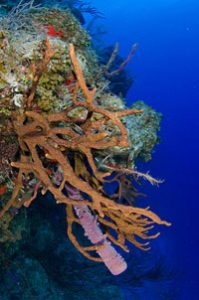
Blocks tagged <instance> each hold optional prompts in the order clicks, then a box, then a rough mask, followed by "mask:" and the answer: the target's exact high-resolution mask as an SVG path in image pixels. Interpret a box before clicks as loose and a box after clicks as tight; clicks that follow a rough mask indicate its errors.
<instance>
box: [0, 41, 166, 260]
mask: <svg viewBox="0 0 199 300" xmlns="http://www.w3.org/2000/svg"><path fill="white" fill-rule="evenodd" d="M55 51H56V50H52V49H51V46H50V44H49V41H48V39H47V40H46V50H45V52H44V60H43V62H40V63H39V65H38V66H37V67H36V66H34V67H33V83H32V87H31V89H30V91H29V93H28V95H27V96H26V97H25V99H24V101H25V107H26V108H27V109H28V110H27V111H25V112H24V113H21V114H18V115H15V117H14V118H13V124H14V128H15V131H16V133H17V135H18V140H19V145H20V150H21V157H20V160H19V161H17V162H12V164H11V166H12V167H14V168H16V169H18V176H17V179H16V185H15V189H14V191H13V194H12V196H11V198H10V200H9V201H8V203H7V204H6V205H5V206H4V207H3V209H2V211H1V212H0V217H2V216H3V215H4V213H5V212H6V211H8V210H9V209H10V207H11V206H15V205H16V203H17V202H18V201H19V195H20V191H21V190H22V189H23V188H24V178H26V180H28V176H29V175H30V174H31V175H34V177H35V178H36V179H37V184H36V187H35V191H37V190H38V188H39V186H40V185H41V186H42V193H43V194H44V193H45V192H46V191H47V190H48V191H50V192H51V193H52V194H53V195H54V198H55V200H56V202H57V203H64V204H65V205H66V211H67V221H68V232H69V233H70V234H69V238H70V239H71V241H72V242H73V244H74V245H75V246H76V247H77V248H78V249H79V250H80V252H81V253H83V254H84V255H85V256H87V257H89V258H90V259H93V260H95V261H101V259H100V258H96V256H92V255H91V254H90V252H91V251H94V250H95V251H96V250H98V249H99V248H100V247H101V245H95V246H91V247H86V248H84V247H82V246H81V245H80V244H79V243H78V242H77V240H76V238H75V236H74V234H73V229H72V226H73V224H74V223H79V220H78V218H77V216H76V213H75V210H74V207H78V206H83V205H86V206H87V207H88V209H89V210H90V212H91V213H93V214H94V215H96V218H97V221H98V222H99V224H101V225H102V227H103V228H104V230H105V233H106V236H107V238H108V239H109V240H110V241H111V242H112V243H114V244H116V245H118V246H120V247H121V248H122V249H123V250H125V251H128V248H127V246H126V245H125V241H126V240H128V241H130V242H131V243H133V244H134V245H135V246H136V247H138V248H140V249H143V250H146V249H148V248H147V246H148V243H144V244H142V243H140V242H138V241H137V239H136V237H138V238H141V239H144V240H145V239H146V240H148V239H152V238H155V237H157V236H158V234H155V235H151V236H148V232H149V230H150V229H152V228H153V224H154V223H157V224H164V225H169V223H168V222H166V221H162V220H161V219H160V218H159V217H158V216H157V215H156V214H155V213H153V212H152V211H150V210H149V208H145V209H143V208H138V207H133V206H130V205H122V204H119V203H117V202H116V201H114V200H112V199H111V198H109V197H108V196H106V194H105V193H104V192H103V182H104V177H105V176H107V175H110V174H112V173H113V172H115V171H119V172H120V174H137V175H138V176H141V175H143V174H141V173H138V172H135V171H130V170H127V169H119V170H118V169H115V168H109V169H108V173H104V172H100V171H99V170H98V168H97V166H96V164H95V160H94V157H93V150H104V149H107V148H109V147H115V146H117V147H128V146H129V144H128V134H127V129H126V128H125V126H124V124H123V123H122V122H121V120H120V118H121V117H124V116H127V115H131V114H137V113H141V112H142V111H140V110H136V109H128V110H123V111H118V112H110V111H108V110H105V109H103V108H101V107H99V106H97V105H96V104H95V95H96V88H94V89H92V90H90V89H89V88H88V87H87V85H86V81H85V79H84V76H83V72H82V70H81V67H80V64H79V62H78V60H77V57H76V55H75V50H74V47H73V45H72V44H71V45H70V46H69V53H70V58H71V62H72V65H73V68H74V73H75V76H76V84H75V89H74V91H73V99H72V105H71V106H70V107H69V108H67V109H66V110H64V111H62V112H59V113H56V114H51V115H43V114H39V113H37V112H36V111H34V110H31V107H32V102H33V100H34V96H35V91H36V88H37V85H38V82H39V80H40V78H41V76H42V73H43V72H45V70H46V66H47V64H48V62H49V61H50V59H51V57H52V56H53V55H54V53H55ZM80 92H82V93H83V96H84V99H83V100H79V99H78V94H79V93H80ZM77 108H82V109H84V111H85V114H84V118H83V119H82V118H79V119H75V118H73V117H71V113H72V112H73V111H74V110H75V109H77ZM95 116H98V119H97V120H96V118H95ZM110 124H111V126H113V127H116V128H117V132H118V133H117V135H111V134H109V133H108V131H106V130H105V128H106V127H108V126H110ZM77 126H78V130H77V129H76V127H77ZM72 161H74V163H72ZM86 162H87V163H86ZM50 164H51V166H52V168H54V170H59V172H60V174H62V178H61V180H60V182H59V183H57V182H56V183H55V182H54V181H53V176H52V173H51V174H50V173H49V170H48V169H49V165H50ZM86 164H88V165H89V169H90V171H88V168H87V166H86ZM145 177H146V178H147V179H149V180H151V181H152V178H151V177H150V176H149V175H147V174H146V175H145ZM67 184H69V185H70V186H72V187H73V188H75V189H77V190H78V191H79V192H80V193H81V195H82V198H83V200H82V201H78V200H75V199H71V198H70V197H69V196H67V194H66V189H65V186H66V185H67ZM33 198H35V193H34V195H33ZM33 198H31V199H30V200H29V201H28V202H27V203H26V204H25V203H24V204H25V205H26V206H28V205H29V204H30V203H31V201H32V200H33ZM23 201H24V202H25V200H23V199H21V202H23ZM113 231H114V232H115V233H116V235H115V233H113Z"/></svg>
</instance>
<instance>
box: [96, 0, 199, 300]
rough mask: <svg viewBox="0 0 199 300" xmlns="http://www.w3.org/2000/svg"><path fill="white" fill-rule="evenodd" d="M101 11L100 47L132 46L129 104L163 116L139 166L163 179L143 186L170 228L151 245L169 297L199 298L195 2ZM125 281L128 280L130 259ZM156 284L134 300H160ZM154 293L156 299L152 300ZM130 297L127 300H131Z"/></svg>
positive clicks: (129, 0)
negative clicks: (156, 139)
mask: <svg viewBox="0 0 199 300" xmlns="http://www.w3.org/2000/svg"><path fill="white" fill-rule="evenodd" d="M93 3H94V4H95V5H96V7H97V8H98V9H100V10H101V11H103V12H104V14H105V17H106V19H105V20H104V21H103V23H104V25H105V27H106V29H107V31H108V33H107V35H105V37H104V38H105V40H106V42H107V43H112V44H113V43H115V42H116V41H118V42H119V44H120V54H122V55H123V56H124V57H125V56H127V54H128V52H129V50H130V48H131V44H132V43H134V42H136V43H138V44H139V47H138V49H137V51H136V54H135V56H134V58H133V59H132V61H131V62H130V64H129V65H128V70H129V71H130V72H131V73H132V75H133V76H134V77H135V84H134V85H133V87H132V89H131V90H130V92H129V94H128V103H129V104H131V103H132V102H133V101H135V100H138V99H143V100H144V101H145V102H146V103H148V104H149V105H152V106H153V107H154V108H155V109H157V110H158V111H160V112H161V113H162V114H163V123H162V129H161V132H160V136H161V143H160V145H158V146H157V147H156V149H155V152H154V154H153V159H152V161H151V162H150V163H148V164H147V165H146V166H145V168H146V169H150V171H151V173H152V174H153V175H154V176H157V177H160V178H164V179H165V182H164V183H163V184H162V185H161V186H160V187H159V188H158V189H156V188H152V189H151V188H148V191H147V192H148V195H149V198H148V199H149V201H150V205H151V207H152V208H154V209H155V211H156V212H158V213H159V214H160V215H161V216H162V217H164V218H166V219H167V220H170V221H171V222H172V227H170V228H169V229H168V228H166V229H163V231H162V234H161V237H160V238H159V240H158V241H157V242H154V244H153V247H156V246H155V245H156V243H157V244H158V247H159V248H158V249H159V252H158V253H157V255H158V254H160V255H161V256H163V258H164V259H165V260H166V261H167V263H166V264H165V272H166V270H168V269H169V268H171V269H173V282H172V283H171V284H173V288H174V289H175V288H176V289H177V290H178V293H177V294H176V296H168V299H180V300H184V299H185V300H189V299H190V300H197V299H199V291H198V289H199V247H198V246H199V234H198V228H199V221H198V220H199V216H198V212H199V198H198V187H199V173H198V172H199V116H198V115H199V2H198V1H196V0H151V1H148V0H139V1H134V0H107V1H102V0H93ZM130 261H131V264H130V267H129V270H128V275H126V278H125V279H121V281H120V283H121V286H123V288H124V290H125V293H126V296H127V299H132V295H130V292H129V289H130V286H128V288H127V287H126V284H125V282H126V283H127V282H128V283H129V285H130V283H131V279H132V277H133V275H132V274H133V254H132V257H131V259H130ZM159 288H160V284H158V281H157V283H156V284H155V285H154V286H153V287H151V289H152V291H151V294H145V293H144V291H143V296H142V297H141V298H138V299H147V300H148V299H149V300H156V299H162V298H161V296H160V293H159V291H158V289H159ZM158 295H159V296H158ZM133 299H134V298H133Z"/></svg>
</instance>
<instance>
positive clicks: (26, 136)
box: [0, 9, 170, 275]
mask: <svg viewBox="0 0 199 300" xmlns="http://www.w3.org/2000/svg"><path fill="white" fill-rule="evenodd" d="M20 14H21V15H22V16H21V18H20ZM20 14H19V13H18V11H17V10H16V11H15V12H14V15H13V13H11V15H8V17H5V18H3V19H2V21H1V22H0V27H1V36H0V38H1V48H0V75H1V79H0V92H1V95H0V116H1V118H2V123H1V127H0V130H1V135H0V138H1V139H0V170H1V172H2V173H1V174H2V178H3V177H5V182H4V181H3V180H2V182H1V186H0V187H1V199H2V201H1V204H0V206H1V210H0V220H1V221H0V223H1V224H0V225H1V226H0V227H1V230H2V231H3V232H7V233H8V230H9V228H8V225H9V223H10V222H11V221H12V219H13V217H14V216H15V214H17V213H18V210H19V209H21V208H22V207H23V206H25V207H28V206H30V204H31V203H32V202H33V201H34V200H35V198H36V196H37V193H38V191H39V190H40V189H41V193H42V195H44V194H45V193H46V192H47V191H50V192H51V193H52V195H53V196H54V199H55V201H56V203H57V204H64V205H65V207H66V220H67V232H68V237H69V239H70V240H71V242H72V243H73V244H74V246H75V247H76V248H77V249H78V250H79V251H80V252H81V253H82V254H83V255H84V256H86V257H87V258H89V259H91V260H94V261H97V262H98V261H103V262H104V263H105V264H106V266H107V267H108V268H109V270H110V271H111V272H112V273H113V274H114V275H118V274H120V273H121V272H123V271H124V270H125V269H126V267H127V266H126V263H125V261H124V260H123V258H122V257H121V255H120V254H119V253H118V252H117V251H116V250H115V249H114V246H113V245H117V246H119V247H120V248H122V249H123V250H124V251H126V252H128V251H129V250H128V247H127V243H126V242H127V241H129V242H131V243H132V244H134V245H135V246H136V247H138V248H140V249H142V250H148V249H149V247H148V242H141V240H149V239H153V238H156V237H157V236H158V235H159V233H156V234H154V233H152V234H151V235H150V234H149V231H150V230H151V229H153V227H154V224H163V225H170V224H169V223H168V222H166V221H163V220H161V219H160V218H159V217H158V216H157V215H156V214H155V213H153V212H152V211H151V210H150V209H149V208H148V207H147V208H140V207H137V206H135V205H133V203H130V202H129V201H126V200H125V203H124V202H123V203H121V202H120V201H119V200H120V199H119V198H120V197H119V198H117V197H111V196H109V195H108V194H107V193H106V191H105V190H104V184H105V183H106V182H108V181H109V182H118V181H119V182H121V181H122V182H124V183H125V184H126V181H125V180H124V179H125V177H127V178H128V176H132V177H134V178H145V179H147V180H149V182H151V183H152V184H155V183H156V184H158V183H159V181H158V180H156V179H154V178H152V177H151V176H150V175H149V174H142V173H141V172H138V171H137V170H136V169H135V168H134V160H135V158H137V157H138V156H143V157H144V158H145V159H146V160H147V159H149V158H150V153H151V150H152V149H153V147H154V145H155V144H156V143H157V130H158V129H159V118H158V115H157V114H156V113H155V112H154V111H153V110H151V109H149V108H148V107H147V106H145V105H144V104H143V103H137V104H134V106H133V107H132V108H129V109H128V108H126V107H125V104H124V102H123V100H122V99H120V98H119V97H118V96H116V95H113V94H112V93H111V92H110V90H109V89H108V84H107V81H106V79H105V78H104V77H103V75H102V74H101V68H100V67H99V66H98V65H97V58H96V56H95V54H94V53H93V51H92V50H91V49H90V48H89V45H90V42H89V40H90V39H89V36H88V34H87V33H86V32H85V31H84V30H83V29H82V28H81V26H80V24H79V23H78V21H77V20H76V19H75V18H74V16H72V15H71V14H70V12H69V11H66V12H63V11H60V10H58V9H51V10H50V9H44V10H39V11H38V10H36V9H35V10H33V11H32V10H31V11H30V12H29V14H27V13H25V14H24V13H23V11H22V12H20ZM11 17H12V21H11ZM27 20H29V23H28V24H24V21H27ZM14 27H15V28H16V29H17V30H16V31H14V32H13V28H14ZM133 52H134V48H132V51H131V53H130V56H132V54H133ZM130 56H129V59H130ZM129 59H127V60H126V61H125V62H124V64H126V63H127V62H128V60H129ZM121 68H123V65H121ZM121 68H119V69H118V70H116V73H118V72H119V71H120V69H121ZM99 74H101V75H100V76H99ZM113 75H114V74H113ZM140 108H141V109H140ZM125 124H126V126H125ZM140 132H141V135H140ZM149 132H150V135H149V134H148V133H149ZM5 144H6V145H7V148H6V147H5ZM5 175H6V176H5ZM129 183H130V181H128V184H126V185H125V187H126V188H127V187H128V189H129V191H134V190H133V188H131V186H129ZM126 188H124V189H121V190H123V191H124V190H125V189H126ZM125 193H126V195H127V194H128V193H127V192H126V191H125ZM130 195H131V193H130ZM115 196H116V195H115ZM124 198H125V199H126V198H127V197H126V196H125V197H124ZM11 223H12V222H11ZM4 224H8V225H6V226H5V227H6V228H4ZM76 224H79V225H82V227H83V228H84V230H85V234H86V235H87V237H88V240H89V241H90V242H91V245H89V244H87V245H81V243H80V242H79V241H78V238H77V236H76V234H75V232H74V227H75V225H76ZM4 235H5V233H4ZM94 235H95V238H94Z"/></svg>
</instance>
